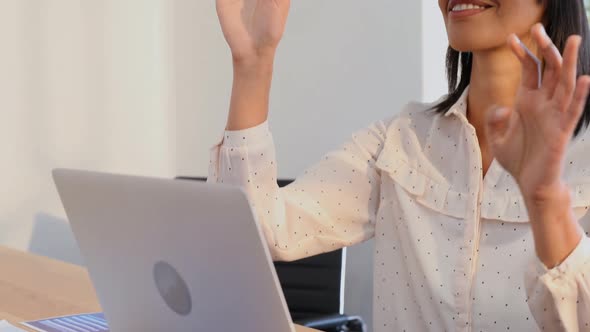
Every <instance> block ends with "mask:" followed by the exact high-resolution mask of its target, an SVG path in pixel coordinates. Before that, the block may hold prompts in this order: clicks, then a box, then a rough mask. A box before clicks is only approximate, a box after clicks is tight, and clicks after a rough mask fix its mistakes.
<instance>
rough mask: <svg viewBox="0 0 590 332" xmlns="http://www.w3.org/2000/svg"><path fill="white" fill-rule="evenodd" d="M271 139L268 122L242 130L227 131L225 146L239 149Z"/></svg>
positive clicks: (224, 140) (224, 138)
mask: <svg viewBox="0 0 590 332" xmlns="http://www.w3.org/2000/svg"><path fill="white" fill-rule="evenodd" d="M269 138H270V130H269V127H268V121H264V122H263V123H261V124H259V125H257V126H254V127H250V128H247V129H242V130H226V131H225V133H224V136H223V146H225V147H232V148H239V147H244V146H251V145H259V144H260V143H262V142H265V141H267V140H268V139H269Z"/></svg>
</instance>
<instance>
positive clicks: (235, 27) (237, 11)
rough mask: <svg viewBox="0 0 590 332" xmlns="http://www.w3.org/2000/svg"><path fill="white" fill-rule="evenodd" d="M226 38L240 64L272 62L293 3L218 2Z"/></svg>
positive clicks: (274, 0) (263, 0) (280, 0)
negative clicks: (263, 60) (269, 60)
mask: <svg viewBox="0 0 590 332" xmlns="http://www.w3.org/2000/svg"><path fill="white" fill-rule="evenodd" d="M216 5H217V15H218V17H219V21H220V23H221V28H222V30H223V35H224V36H225V40H226V41H227V43H228V44H229V47H230V49H231V52H232V56H233V60H234V62H237V63H243V62H246V63H247V62H256V61H258V60H259V59H261V58H267V57H270V58H273V57H274V54H275V51H276V48H277V46H278V44H279V41H280V40H281V37H282V36H283V32H284V31H285V25H286V22H287V16H288V14H289V7H290V0H216Z"/></svg>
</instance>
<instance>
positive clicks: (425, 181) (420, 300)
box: [209, 92, 590, 332]
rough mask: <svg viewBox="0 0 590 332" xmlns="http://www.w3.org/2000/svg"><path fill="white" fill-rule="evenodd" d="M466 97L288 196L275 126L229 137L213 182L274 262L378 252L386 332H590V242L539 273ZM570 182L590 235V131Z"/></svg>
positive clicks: (381, 124) (411, 115) (577, 146)
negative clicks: (247, 207) (487, 163)
mask: <svg viewBox="0 0 590 332" xmlns="http://www.w3.org/2000/svg"><path fill="white" fill-rule="evenodd" d="M466 96H467V92H466V93H465V94H464V95H463V97H462V98H461V99H460V100H459V102H457V104H456V105H455V106H454V107H452V109H451V110H450V111H448V112H447V113H446V114H444V115H443V114H436V113H433V112H431V111H427V109H428V108H429V107H430V106H432V105H425V104H419V103H412V104H409V105H408V106H407V107H406V108H405V109H404V110H403V111H402V112H401V113H400V114H399V115H396V116H393V117H391V118H388V119H386V120H383V121H378V122H376V123H374V124H372V125H371V126H369V127H368V128H366V129H364V130H360V131H358V132H356V133H355V134H353V136H352V139H351V140H350V141H349V142H347V143H346V144H344V145H342V146H341V147H340V148H339V149H337V150H335V151H333V152H331V153H329V154H327V155H326V156H325V158H323V160H321V161H320V162H319V163H317V164H316V165H314V166H312V167H311V168H309V169H308V170H307V171H305V174H303V175H302V176H301V177H299V178H298V179H297V180H296V181H295V182H294V183H293V184H291V185H289V186H287V187H285V188H282V189H279V188H278V186H277V184H276V177H277V165H276V162H275V147H274V144H273V139H272V136H271V134H270V132H269V129H268V124H267V123H263V124H261V125H259V126H257V127H254V128H250V129H246V130H241V131H226V132H225V135H224V138H223V139H222V140H221V141H220V142H219V143H218V144H216V145H215V146H213V147H212V149H211V164H210V172H209V181H210V182H219V183H225V184H231V185H236V186H240V187H242V188H244V189H245V191H246V193H247V194H248V197H249V199H250V203H251V205H252V207H253V210H254V212H255V215H256V216H257V219H258V221H259V222H260V223H261V225H262V226H263V229H264V233H265V236H266V239H267V241H268V245H269V248H270V250H271V253H272V255H273V257H274V258H275V259H276V260H295V259H299V258H303V257H306V256H311V255H315V254H319V253H323V252H328V251H332V250H335V249H339V248H341V247H345V246H351V245H354V244H356V243H359V242H362V241H365V240H368V239H370V238H374V239H375V243H376V248H375V261H374V278H375V279H374V300H373V301H374V306H373V310H374V317H373V319H374V321H373V322H374V323H373V325H374V331H376V332H385V331H503V330H506V331H508V330H509V331H538V330H545V331H563V330H567V331H590V239H589V238H588V237H587V236H585V237H584V238H583V240H582V241H581V242H580V244H579V245H578V247H577V248H576V249H575V250H574V252H573V253H572V254H571V255H570V257H568V258H567V260H566V261H565V262H564V263H562V264H561V265H560V266H558V267H556V268H554V269H552V270H547V269H546V268H545V267H544V266H543V265H542V264H541V262H540V261H539V260H538V258H537V257H536V254H535V248H534V242H533V235H532V231H531V228H530V225H529V219H528V215H527V210H526V207H525V205H524V202H523V198H522V196H521V194H520V191H519V188H518V186H517V184H516V183H515V181H514V179H513V178H512V177H511V176H510V175H509V174H508V173H507V172H506V171H505V170H504V169H503V168H502V167H501V166H500V165H499V164H498V163H497V162H496V161H494V162H493V164H492V165H491V168H490V169H489V171H488V173H487V174H486V176H485V178H483V174H482V161H481V152H480V148H479V144H478V141H477V136H476V134H475V129H474V128H473V127H472V126H471V125H470V124H469V122H468V121H467V118H466ZM539 167H542V165H539ZM565 179H566V181H567V183H568V184H569V185H570V188H571V190H572V192H573V207H574V208H575V210H576V213H577V216H578V217H579V218H580V223H581V225H582V227H583V228H584V230H585V231H586V232H588V231H590V214H587V212H588V209H589V207H590V130H589V131H587V132H586V133H585V134H583V135H582V136H579V137H578V138H577V139H576V140H575V141H574V142H573V143H572V144H571V146H570V149H569V151H568V157H567V170H566V172H565ZM586 235H588V233H586Z"/></svg>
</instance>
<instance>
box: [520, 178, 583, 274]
mask: <svg viewBox="0 0 590 332" xmlns="http://www.w3.org/2000/svg"><path fill="white" fill-rule="evenodd" d="M525 196H526V195H525ZM525 200H526V204H527V208H528V212H529V217H530V221H531V227H532V230H533V236H534V240H535V248H536V252H537V256H538V257H539V259H540V260H541V262H543V264H545V266H546V267H547V268H553V267H555V266H557V265H559V264H560V263H562V262H563V261H564V260H565V259H566V258H567V257H568V256H569V255H570V254H571V253H572V252H573V251H574V249H575V248H576V247H577V246H578V244H579V243H580V240H581V239H582V236H583V234H584V232H583V230H582V228H581V226H580V225H579V223H578V221H577V220H576V217H575V214H574V211H573V209H572V207H571V195H570V193H569V191H568V190H567V187H565V185H564V186H563V188H562V189H561V190H559V191H556V192H555V193H554V195H546V196H543V197H542V198H540V197H533V196H529V197H526V198H525Z"/></svg>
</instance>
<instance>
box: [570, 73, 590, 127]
mask: <svg viewBox="0 0 590 332" xmlns="http://www.w3.org/2000/svg"><path fill="white" fill-rule="evenodd" d="M589 94H590V76H587V75H584V76H580V77H579V78H578V82H577V84H576V91H575V93H574V99H573V100H572V103H571V105H570V109H569V111H568V114H567V118H566V121H567V122H566V124H567V129H568V130H571V131H572V132H573V131H574V129H575V128H576V126H577V125H578V122H579V121H580V118H581V117H582V114H583V113H584V110H585V109H586V104H587V102H588V95H589Z"/></svg>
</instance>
